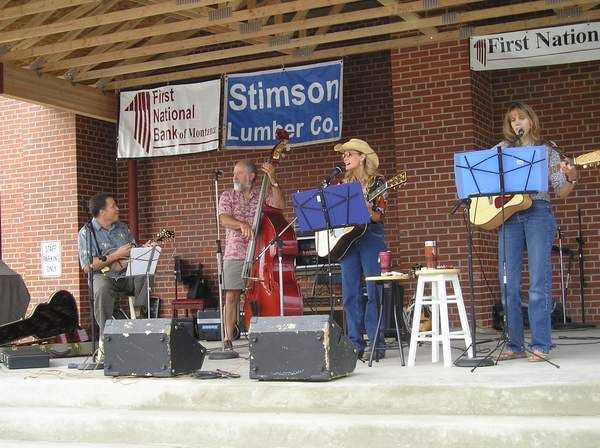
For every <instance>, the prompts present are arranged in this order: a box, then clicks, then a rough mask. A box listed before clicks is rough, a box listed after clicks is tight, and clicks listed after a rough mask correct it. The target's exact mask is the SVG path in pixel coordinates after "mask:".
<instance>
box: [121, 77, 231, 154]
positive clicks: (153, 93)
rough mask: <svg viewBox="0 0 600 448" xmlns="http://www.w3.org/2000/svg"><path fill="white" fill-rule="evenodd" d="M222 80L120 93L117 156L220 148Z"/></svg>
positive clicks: (189, 152)
mask: <svg viewBox="0 0 600 448" xmlns="http://www.w3.org/2000/svg"><path fill="white" fill-rule="evenodd" d="M220 95H221V80H220V79H216V80H214V81H207V82H202V83H198V84H184V85H173V86H165V87H159V88H156V89H149V90H137V91H132V92H121V96H120V111H119V144H118V157H119V158H139V157H156V156H172V155H180V154H191V153H195V152H202V151H210V150H213V149H217V148H218V147H219V112H220V110H219V107H220V104H221V103H220Z"/></svg>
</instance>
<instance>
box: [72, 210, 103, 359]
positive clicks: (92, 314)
mask: <svg viewBox="0 0 600 448" xmlns="http://www.w3.org/2000/svg"><path fill="white" fill-rule="evenodd" d="M93 225H94V224H92V220H91V219H90V220H89V221H88V222H87V224H86V227H87V228H88V232H87V233H88V238H87V247H88V254H89V260H88V261H89V264H88V266H89V270H88V273H87V275H88V288H89V302H90V317H91V321H92V322H91V324H92V325H91V326H92V355H91V357H92V360H91V361H88V359H89V358H86V360H85V361H84V362H82V363H69V364H68V367H69V369H78V370H102V369H104V363H102V362H97V361H94V359H97V355H98V351H99V350H100V349H99V348H97V347H96V313H95V311H94V270H93V269H92V264H93V262H94V256H93V255H92V232H94V229H92V226H93ZM98 255H100V254H98Z"/></svg>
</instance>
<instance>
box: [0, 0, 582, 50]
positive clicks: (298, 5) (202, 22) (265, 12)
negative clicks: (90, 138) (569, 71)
mask: <svg viewBox="0 0 600 448" xmlns="http://www.w3.org/2000/svg"><path fill="white" fill-rule="evenodd" d="M354 1H356V0H296V1H290V2H285V3H280V4H276V5H271V6H265V7H257V8H256V9H254V10H242V11H235V12H233V14H232V15H231V17H227V18H224V19H219V20H209V19H208V18H198V19H190V20H183V21H180V22H176V23H169V24H164V25H157V26H149V27H145V28H138V29H136V30H131V31H125V32H120V33H112V34H110V35H106V36H98V37H94V38H89V39H76V40H74V41H71V42H63V43H60V44H49V45H42V46H39V47H35V48H29V49H27V50H23V51H17V52H8V53H6V54H3V55H2V56H0V61H13V60H19V59H26V58H30V57H35V56H41V55H44V54H50V53H57V52H63V51H72V50H76V49H79V48H89V47H95V46H98V45H105V44H109V43H117V42H123V41H127V40H135V39H141V38H143V37H152V36H157V35H159V34H170V33H177V32H181V31H187V30H191V29H196V30H197V29H203V28H205V27H207V26H214V25H225V24H229V23H233V22H240V21H244V20H251V19H258V18H261V17H265V16H271V15H277V14H283V13H289V12H296V11H302V10H306V9H307V8H308V9H310V8H317V7H324V6H333V5H337V4H340V3H352V2H354ZM590 1H591V0H590ZM475 2H477V0H464V1H461V3H475ZM456 3H458V2H457V1H455V0H454V1H453V0H438V1H437V4H438V5H443V4H456ZM396 8H397V11H398V13H400V12H416V11H422V10H427V8H426V7H425V5H424V4H423V2H422V1H412V2H410V3H402V4H399V5H397V6H396Z"/></svg>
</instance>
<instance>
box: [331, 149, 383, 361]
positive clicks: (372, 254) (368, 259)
mask: <svg viewBox="0 0 600 448" xmlns="http://www.w3.org/2000/svg"><path fill="white" fill-rule="evenodd" d="M334 149H335V151H337V152H340V153H342V160H343V162H344V165H345V168H346V173H345V176H344V180H343V182H359V183H360V184H361V185H362V188H363V192H364V195H365V198H366V197H367V195H368V193H369V192H371V191H374V190H375V189H376V188H378V187H379V186H381V185H383V183H384V179H383V177H382V176H380V175H379V174H378V172H377V168H378V167H379V157H377V154H376V153H375V151H374V150H373V149H372V148H371V147H370V146H369V144H368V143H367V142H365V141H364V140H360V139H358V138H353V139H350V140H349V141H347V142H346V143H344V144H338V145H336V146H335V147H334ZM385 207H386V201H385V197H384V196H380V197H379V198H377V199H375V200H374V201H373V202H368V203H367V208H368V210H369V215H370V216H371V222H370V223H369V224H368V225H367V230H366V232H365V233H364V234H363V235H362V237H361V238H360V239H359V240H357V241H356V242H355V243H354V244H353V245H352V246H351V247H350V248H349V249H348V251H347V252H346V254H345V255H344V257H343V258H342V259H341V260H340V264H341V268H342V296H343V301H344V311H345V313H346V322H347V326H348V337H349V338H350V340H351V341H352V343H353V344H354V347H355V349H356V351H357V353H358V357H359V358H361V357H362V356H363V354H364V353H365V342H364V339H363V333H364V331H365V330H366V332H367V336H368V338H369V344H373V343H375V344H376V345H375V347H376V352H375V353H376V359H379V358H383V357H384V356H385V341H384V339H383V332H382V331H381V330H380V334H379V337H376V335H375V331H376V329H377V317H378V307H377V298H378V291H377V286H376V285H375V284H373V282H369V283H368V284H367V296H368V298H367V300H366V303H365V301H364V297H363V293H362V282H361V280H362V277H363V276H365V277H368V276H375V275H379V274H381V269H380V266H379V261H378V254H379V252H380V251H383V250H386V244H385V240H384V234H383V214H384V212H385ZM368 350H369V349H367V352H368Z"/></svg>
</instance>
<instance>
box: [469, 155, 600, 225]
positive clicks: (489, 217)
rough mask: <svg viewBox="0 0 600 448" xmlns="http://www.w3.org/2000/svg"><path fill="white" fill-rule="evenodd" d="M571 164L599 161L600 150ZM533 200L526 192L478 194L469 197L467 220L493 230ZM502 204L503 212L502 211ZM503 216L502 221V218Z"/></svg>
mask: <svg viewBox="0 0 600 448" xmlns="http://www.w3.org/2000/svg"><path fill="white" fill-rule="evenodd" d="M570 162H571V164H572V165H576V166H581V167H583V168H588V167H592V166H595V165H598V163H600V150H596V151H592V152H589V153H586V154H583V155H581V156H577V157H575V158H573V159H572V160H570ZM532 203H533V201H532V200H531V197H530V196H529V195H528V194H510V195H504V196H500V195H498V196H480V197H475V198H472V199H471V206H470V207H469V220H470V221H471V223H472V224H473V225H474V226H477V227H479V228H481V229H484V230H494V229H496V228H498V227H500V225H502V223H503V222H504V221H506V220H507V219H508V218H510V217H511V216H512V215H514V214H515V213H517V212H520V211H522V210H526V209H528V208H529V207H531V204H532ZM502 206H504V213H503V212H502ZM502 218H504V221H503V219H502Z"/></svg>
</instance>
